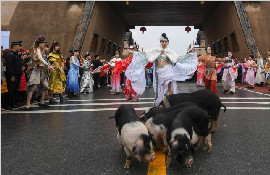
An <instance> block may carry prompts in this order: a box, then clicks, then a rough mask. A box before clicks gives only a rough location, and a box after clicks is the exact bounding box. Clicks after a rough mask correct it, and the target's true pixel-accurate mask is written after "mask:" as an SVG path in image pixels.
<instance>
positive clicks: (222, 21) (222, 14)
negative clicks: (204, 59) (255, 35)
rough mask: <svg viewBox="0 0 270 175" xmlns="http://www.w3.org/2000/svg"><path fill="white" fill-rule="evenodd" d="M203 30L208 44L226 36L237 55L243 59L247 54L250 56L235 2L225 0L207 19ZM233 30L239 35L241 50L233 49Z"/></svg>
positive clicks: (238, 40) (230, 48) (230, 47)
mask: <svg viewBox="0 0 270 175" xmlns="http://www.w3.org/2000/svg"><path fill="white" fill-rule="evenodd" d="M203 30H204V36H205V40H206V45H212V43H213V42H216V41H217V40H218V39H221V40H222V38H223V37H224V36H226V37H227V38H228V41H229V50H230V51H231V52H232V53H233V54H234V56H235V57H237V58H238V59H240V60H241V59H243V58H244V57H245V56H248V54H249V52H248V48H247V44H246V41H245V38H244V34H243V31H242V27H241V25H240V21H239V18H238V15H237V12H236V8H235V5H234V3H233V2H223V3H222V4H221V5H220V6H219V7H218V8H217V9H216V10H215V11H214V13H213V14H212V15H211V16H210V17H209V18H208V19H207V20H206V22H205V24H204V26H203ZM233 31H235V33H236V36H237V42H238V45H239V48H240V50H239V51H233V49H232V41H231V39H230V33H231V32H233Z"/></svg>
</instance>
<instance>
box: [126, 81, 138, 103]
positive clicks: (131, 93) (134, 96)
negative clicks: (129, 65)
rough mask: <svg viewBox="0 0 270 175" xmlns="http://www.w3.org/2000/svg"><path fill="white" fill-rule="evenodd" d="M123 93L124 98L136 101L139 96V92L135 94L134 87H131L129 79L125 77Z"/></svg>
mask: <svg viewBox="0 0 270 175" xmlns="http://www.w3.org/2000/svg"><path fill="white" fill-rule="evenodd" d="M125 94H126V100H127V101H129V100H133V101H138V100H139V98H140V94H137V93H136V92H135V91H134V89H133V88H132V85H131V81H130V80H129V79H128V78H127V77H125Z"/></svg>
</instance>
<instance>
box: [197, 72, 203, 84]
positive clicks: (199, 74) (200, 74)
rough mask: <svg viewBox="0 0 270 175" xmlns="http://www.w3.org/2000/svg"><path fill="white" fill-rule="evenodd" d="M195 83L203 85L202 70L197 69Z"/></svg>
mask: <svg viewBox="0 0 270 175" xmlns="http://www.w3.org/2000/svg"><path fill="white" fill-rule="evenodd" d="M197 85H199V86H203V72H201V71H197Z"/></svg>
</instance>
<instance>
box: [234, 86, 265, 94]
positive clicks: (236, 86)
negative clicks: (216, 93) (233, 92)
mask: <svg viewBox="0 0 270 175" xmlns="http://www.w3.org/2000/svg"><path fill="white" fill-rule="evenodd" d="M236 88H237V89H242V90H245V91H248V92H253V93H256V94H260V95H265V96H269V97H270V94H265V93H262V92H258V91H253V90H250V89H247V88H244V87H239V86H236Z"/></svg>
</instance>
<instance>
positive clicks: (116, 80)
mask: <svg viewBox="0 0 270 175" xmlns="http://www.w3.org/2000/svg"><path fill="white" fill-rule="evenodd" d="M120 82H121V77H120V74H115V73H114V74H113V75H112V79H111V87H112V92H121V84H120Z"/></svg>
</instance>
